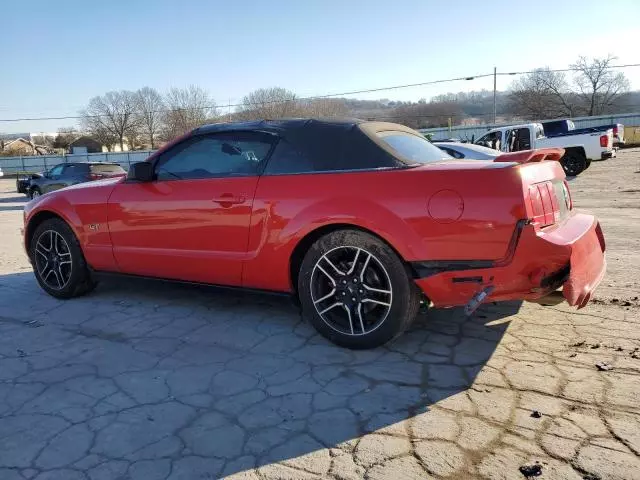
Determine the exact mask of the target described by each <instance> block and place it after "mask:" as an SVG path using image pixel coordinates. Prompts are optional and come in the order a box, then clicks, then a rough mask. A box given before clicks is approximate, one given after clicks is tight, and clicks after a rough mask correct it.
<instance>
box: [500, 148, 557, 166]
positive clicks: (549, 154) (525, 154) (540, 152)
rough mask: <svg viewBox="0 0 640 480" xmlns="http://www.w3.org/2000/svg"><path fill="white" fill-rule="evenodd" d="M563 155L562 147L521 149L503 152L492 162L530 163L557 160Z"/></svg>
mask: <svg viewBox="0 0 640 480" xmlns="http://www.w3.org/2000/svg"><path fill="white" fill-rule="evenodd" d="M563 156H564V148H538V149H537V150H523V151H521V152H511V153H503V154H502V155H498V156H497V157H496V158H495V160H494V162H515V163H521V164H522V163H531V162H542V161H544V160H555V161H559V160H560V159H561V158H562V157H563Z"/></svg>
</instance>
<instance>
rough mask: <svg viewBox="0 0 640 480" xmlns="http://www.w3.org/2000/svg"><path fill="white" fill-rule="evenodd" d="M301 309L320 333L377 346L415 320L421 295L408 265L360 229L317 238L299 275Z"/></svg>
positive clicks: (353, 344)
mask: <svg viewBox="0 0 640 480" xmlns="http://www.w3.org/2000/svg"><path fill="white" fill-rule="evenodd" d="M298 294H299V297H300V302H301V303H302V311H303V313H304V315H305V316H306V317H307V318H309V320H310V322H311V323H312V324H313V326H314V327H315V328H316V330H318V332H319V333H320V334H322V335H323V336H325V337H326V338H328V339H329V340H331V341H332V342H334V343H336V344H338V345H340V346H343V347H347V348H353V349H365V348H374V347H377V346H380V345H383V344H384V343H386V342H388V341H389V340H392V339H393V338H395V337H397V336H398V335H400V334H401V333H402V332H404V330H405V329H406V328H407V327H408V326H409V325H410V324H411V322H412V321H413V320H414V319H415V317H416V315H417V313H418V308H419V306H420V295H419V291H418V289H417V287H416V286H415V284H414V283H413V281H412V279H411V276H410V275H409V273H408V271H407V268H406V267H405V265H404V264H403V262H402V261H401V260H400V258H398V255H397V254H396V253H395V252H394V251H393V250H392V249H391V248H390V247H389V246H388V245H386V244H385V243H384V242H383V241H381V240H380V239H378V238H376V237H374V236H373V235H370V234H368V233H365V232H361V231H358V230H337V231H335V232H331V233H329V234H327V235H325V236H323V237H321V238H320V239H319V240H317V241H316V242H315V243H314V244H313V245H312V246H311V248H310V249H309V251H308V252H307V254H306V255H305V257H304V260H303V262H302V266H301V268H300V274H299V276H298Z"/></svg>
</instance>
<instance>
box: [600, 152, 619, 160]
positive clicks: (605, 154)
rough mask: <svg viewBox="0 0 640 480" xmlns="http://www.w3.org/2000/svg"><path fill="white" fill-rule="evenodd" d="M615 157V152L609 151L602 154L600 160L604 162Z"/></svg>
mask: <svg viewBox="0 0 640 480" xmlns="http://www.w3.org/2000/svg"><path fill="white" fill-rule="evenodd" d="M615 156H616V151H615V150H611V151H609V152H602V154H601V156H600V159H601V160H606V159H607V158H613V157H615Z"/></svg>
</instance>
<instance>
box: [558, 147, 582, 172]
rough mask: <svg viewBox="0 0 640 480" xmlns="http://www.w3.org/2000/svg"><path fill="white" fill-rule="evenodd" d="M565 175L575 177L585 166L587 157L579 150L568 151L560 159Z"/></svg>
mask: <svg viewBox="0 0 640 480" xmlns="http://www.w3.org/2000/svg"><path fill="white" fill-rule="evenodd" d="M560 164H561V165H562V168H563V169H564V173H565V175H566V176H567V177H575V176H576V175H579V174H580V173H582V172H583V171H584V170H585V169H586V168H587V159H586V158H585V157H584V155H582V154H581V153H579V152H575V151H568V152H566V153H565V154H564V157H562V159H561V160H560Z"/></svg>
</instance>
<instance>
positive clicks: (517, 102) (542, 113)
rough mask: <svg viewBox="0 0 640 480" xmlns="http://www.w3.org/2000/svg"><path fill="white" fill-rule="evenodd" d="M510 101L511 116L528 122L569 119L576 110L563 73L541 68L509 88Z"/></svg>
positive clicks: (524, 76)
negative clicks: (513, 114) (512, 114)
mask: <svg viewBox="0 0 640 480" xmlns="http://www.w3.org/2000/svg"><path fill="white" fill-rule="evenodd" d="M510 90H511V93H510V95H509V99H510V102H511V107H512V109H513V111H514V113H517V114H519V115H523V116H525V117H528V118H531V119H536V120H537V119H543V118H555V117H559V116H564V115H568V116H572V115H573V113H574V109H575V106H574V105H573V103H572V99H571V93H570V91H569V86H568V84H567V81H566V78H565V76H564V73H562V72H553V71H551V70H550V69H549V68H540V69H537V70H535V71H533V72H532V73H529V74H527V75H523V76H522V77H521V78H520V79H518V80H516V81H515V82H513V84H512V85H511V88H510Z"/></svg>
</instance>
